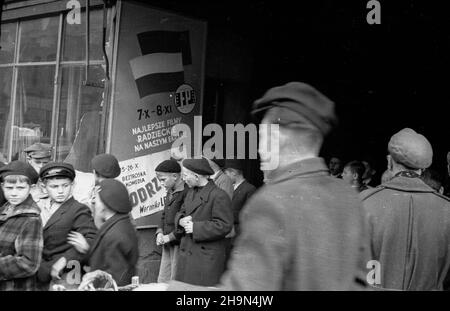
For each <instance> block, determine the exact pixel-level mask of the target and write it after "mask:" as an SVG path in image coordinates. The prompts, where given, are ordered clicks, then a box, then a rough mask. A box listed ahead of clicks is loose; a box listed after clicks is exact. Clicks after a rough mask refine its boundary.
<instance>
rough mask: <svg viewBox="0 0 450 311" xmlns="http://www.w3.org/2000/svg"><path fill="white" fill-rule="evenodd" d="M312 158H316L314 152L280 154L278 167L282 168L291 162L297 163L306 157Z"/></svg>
mask: <svg viewBox="0 0 450 311" xmlns="http://www.w3.org/2000/svg"><path fill="white" fill-rule="evenodd" d="M312 158H317V155H316V154H312V153H311V154H303V155H300V154H293V155H281V154H280V164H279V166H278V167H279V168H283V167H286V166H289V165H291V164H293V163H297V162H300V161H303V160H306V159H312Z"/></svg>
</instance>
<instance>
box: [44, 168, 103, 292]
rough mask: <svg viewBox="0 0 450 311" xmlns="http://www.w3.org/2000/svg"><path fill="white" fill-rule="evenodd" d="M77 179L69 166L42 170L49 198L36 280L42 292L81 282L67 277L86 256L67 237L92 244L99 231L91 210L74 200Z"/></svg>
mask: <svg viewBox="0 0 450 311" xmlns="http://www.w3.org/2000/svg"><path fill="white" fill-rule="evenodd" d="M74 178H75V170H74V168H73V166H72V165H71V164H68V163H62V162H49V163H47V164H46V165H44V166H43V167H42V168H41V172H40V179H41V180H42V182H43V184H44V186H45V189H46V191H47V193H48V195H49V198H50V200H49V201H48V204H46V205H45V206H43V207H41V219H42V223H43V226H44V251H43V256H42V263H41V266H40V267H39V271H38V273H37V276H38V281H39V286H40V288H41V289H42V290H48V289H49V287H50V283H51V282H52V281H53V282H55V283H64V284H65V285H66V286H69V287H70V286H71V285H72V286H76V285H77V284H76V283H78V282H80V281H81V280H79V279H78V280H76V279H74V280H72V279H69V277H68V274H67V273H68V272H69V271H70V269H68V267H72V268H73V266H74V265H73V263H74V262H78V263H80V262H81V260H82V259H83V254H82V253H80V252H78V251H77V250H76V248H75V247H73V246H72V245H71V244H69V243H68V237H69V234H70V233H71V232H74V234H78V235H81V236H83V237H84V238H85V239H86V240H87V241H88V242H89V243H92V241H93V239H94V237H95V234H96V231H97V230H96V228H95V224H94V219H93V217H92V214H91V211H90V210H89V208H88V207H87V206H86V205H84V204H81V203H80V202H78V201H77V200H75V199H74V198H73V196H72V190H73V180H74ZM72 282H73V283H74V284H71V283H72Z"/></svg>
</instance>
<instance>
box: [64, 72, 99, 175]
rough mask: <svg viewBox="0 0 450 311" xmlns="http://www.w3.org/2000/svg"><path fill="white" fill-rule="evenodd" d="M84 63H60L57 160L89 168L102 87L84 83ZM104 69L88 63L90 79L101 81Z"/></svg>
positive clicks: (95, 149)
mask: <svg viewBox="0 0 450 311" xmlns="http://www.w3.org/2000/svg"><path fill="white" fill-rule="evenodd" d="M84 72H85V68H84V67H83V66H63V67H62V74H61V77H62V81H61V101H60V110H59V113H58V116H59V120H58V133H57V148H56V153H57V154H56V160H57V161H65V162H68V163H71V164H72V165H73V166H74V167H75V168H76V169H77V170H80V171H84V172H90V171H91V167H90V161H91V159H92V158H93V157H94V156H95V155H96V154H97V152H98V145H99V134H100V120H101V112H102V107H101V105H102V99H103V97H102V96H103V91H104V89H103V88H99V87H93V86H84V85H83V80H84ZM104 75H105V72H104V70H103V69H102V67H101V66H91V67H90V71H89V80H90V81H92V82H95V83H101V82H102V80H103V79H104Z"/></svg>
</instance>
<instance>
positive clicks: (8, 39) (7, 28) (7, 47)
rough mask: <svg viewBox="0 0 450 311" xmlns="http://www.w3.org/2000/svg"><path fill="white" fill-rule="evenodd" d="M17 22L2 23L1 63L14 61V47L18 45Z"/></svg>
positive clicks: (0, 41)
mask: <svg viewBox="0 0 450 311" xmlns="http://www.w3.org/2000/svg"><path fill="white" fill-rule="evenodd" d="M16 25H17V24H16V23H9V24H2V34H1V40H0V47H1V49H0V64H8V63H12V62H13V61H14V47H15V45H16Z"/></svg>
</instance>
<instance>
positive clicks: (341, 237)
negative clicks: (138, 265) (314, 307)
mask: <svg viewBox="0 0 450 311" xmlns="http://www.w3.org/2000/svg"><path fill="white" fill-rule="evenodd" d="M253 113H254V114H263V119H262V123H263V124H267V125H269V124H270V128H271V129H272V131H271V130H267V128H266V129H264V127H262V128H260V137H259V142H260V145H259V154H260V157H261V168H262V169H264V168H266V167H267V165H266V164H267V163H270V160H271V158H272V157H278V158H279V162H278V163H279V165H278V167H277V168H275V169H273V170H271V171H270V172H269V173H268V179H267V183H266V184H265V185H264V186H263V187H262V188H261V189H260V190H259V191H257V192H256V193H255V194H254V195H253V196H252V197H251V198H250V199H249V201H248V202H247V204H246V206H245V207H244V208H243V210H242V213H241V219H240V220H241V222H240V228H241V233H240V235H239V237H238V238H237V240H236V245H235V248H234V251H233V252H232V254H231V258H230V262H229V266H228V270H227V271H226V272H225V273H224V275H223V276H222V278H221V280H220V283H219V284H217V287H218V288H219V289H225V290H255V291H270V290H351V289H356V286H355V285H356V284H357V283H356V282H355V281H356V276H357V274H358V273H359V271H360V270H359V269H358V267H359V266H360V264H361V262H362V252H361V251H362V249H363V246H365V244H364V243H363V237H364V236H365V230H364V218H363V214H362V207H361V203H360V201H359V199H358V194H357V193H356V192H355V191H352V189H351V188H350V187H348V185H346V183H345V182H344V181H343V180H340V179H337V178H334V177H331V176H330V174H329V171H328V168H327V166H326V164H325V161H324V160H323V159H321V158H318V157H317V155H318V154H319V150H320V148H321V145H322V141H323V137H324V136H325V135H326V134H327V133H328V132H329V131H330V130H331V128H332V125H333V124H334V123H335V121H336V119H335V114H334V103H333V102H331V101H330V100H329V99H328V98H326V97H325V96H324V95H322V94H321V93H319V92H318V91H317V90H316V89H314V88H312V87H311V86H309V85H307V84H304V83H299V82H292V83H288V84H286V85H283V86H280V87H275V88H272V89H270V90H269V91H267V92H266V94H265V95H264V96H263V97H262V98H261V99H259V100H257V101H256V102H255V103H254V109H253ZM274 123H276V125H278V126H279V132H276V131H275V133H274V132H273V130H274V129H276V128H277V126H275V125H274ZM261 129H262V130H261ZM278 134H279V148H278V145H277V146H276V147H277V148H273V147H274V146H273V145H272V148H268V144H269V141H270V142H271V141H272V139H273V138H274V137H275V136H277V135H278ZM364 264H365V263H364ZM364 278H365V276H364ZM359 284H363V282H360V283H359ZM154 287H155V289H161V285H160V284H158V285H155V286H154ZM144 288H145V287H144ZM148 289H152V286H148ZM168 289H169V290H199V289H200V287H195V286H190V285H187V284H185V283H180V282H171V283H169V287H168Z"/></svg>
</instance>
